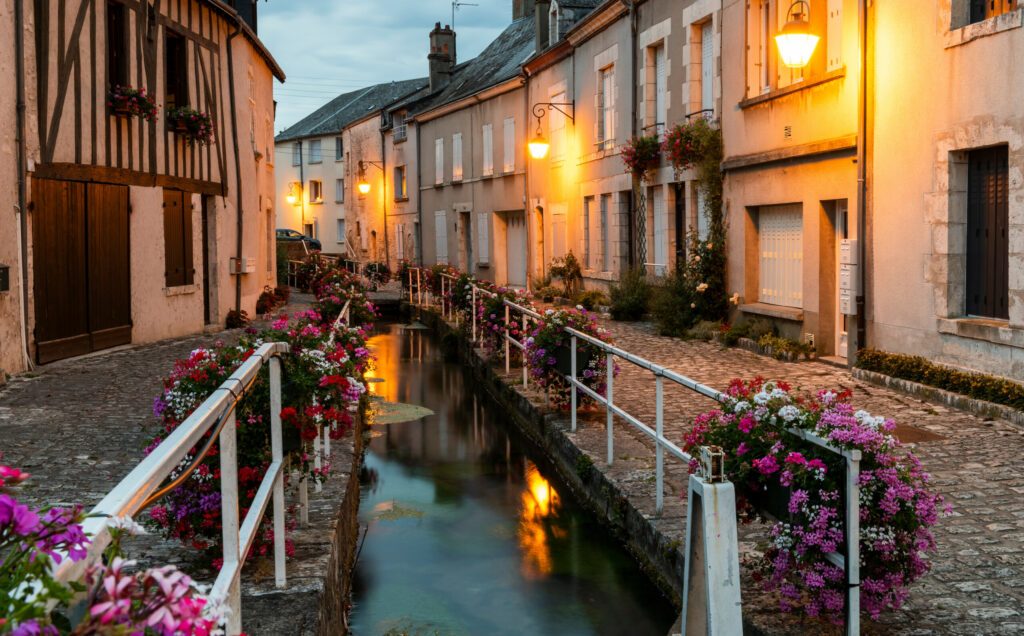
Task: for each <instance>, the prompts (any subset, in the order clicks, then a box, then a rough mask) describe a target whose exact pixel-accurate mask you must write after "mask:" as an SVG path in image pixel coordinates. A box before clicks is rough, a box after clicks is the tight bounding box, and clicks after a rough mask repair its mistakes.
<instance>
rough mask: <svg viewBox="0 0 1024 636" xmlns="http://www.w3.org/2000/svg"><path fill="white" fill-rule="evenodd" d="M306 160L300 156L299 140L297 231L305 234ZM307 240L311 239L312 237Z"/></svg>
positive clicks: (300, 144)
mask: <svg viewBox="0 0 1024 636" xmlns="http://www.w3.org/2000/svg"><path fill="white" fill-rule="evenodd" d="M305 165H306V158H305V157H303V156H302V140H301V139H300V140H299V231H300V232H302V233H303V234H305V233H306V173H305V169H304V166H305ZM309 238H313V237H312V236H311V237H309Z"/></svg>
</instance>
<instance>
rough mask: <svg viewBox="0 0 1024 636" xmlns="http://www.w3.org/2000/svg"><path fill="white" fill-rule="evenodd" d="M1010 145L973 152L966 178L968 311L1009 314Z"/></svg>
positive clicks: (995, 316)
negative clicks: (1008, 146)
mask: <svg viewBox="0 0 1024 636" xmlns="http://www.w3.org/2000/svg"><path fill="white" fill-rule="evenodd" d="M1008 168H1009V161H1008V152H1007V148H1006V146H998V147H995V148H985V149H982V150H974V151H971V153H970V155H969V160H968V182H967V313H968V314H969V315H972V316H985V317H989V318H1002V319H1007V318H1009V317H1010V306H1009V292H1010V284H1009V283H1010V261H1009V257H1010V243H1009V229H1010V228H1009V212H1010V206H1009V170H1008Z"/></svg>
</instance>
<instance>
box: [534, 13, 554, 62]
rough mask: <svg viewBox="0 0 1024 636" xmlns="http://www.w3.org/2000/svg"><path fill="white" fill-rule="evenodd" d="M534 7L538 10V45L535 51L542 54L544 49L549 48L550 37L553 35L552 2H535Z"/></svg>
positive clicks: (536, 16)
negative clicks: (551, 25)
mask: <svg viewBox="0 0 1024 636" xmlns="http://www.w3.org/2000/svg"><path fill="white" fill-rule="evenodd" d="M534 5H535V6H536V10H535V11H534V20H535V25H536V26H535V27H534V33H536V44H535V45H534V49H533V50H534V51H535V52H537V53H540V52H541V51H543V50H544V49H546V48H548V42H549V41H550V38H549V35H550V34H551V27H550V24H551V21H550V15H551V0H535V1H534Z"/></svg>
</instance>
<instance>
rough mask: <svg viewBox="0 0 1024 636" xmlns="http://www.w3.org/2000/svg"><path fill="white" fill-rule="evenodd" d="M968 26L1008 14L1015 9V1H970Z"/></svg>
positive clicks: (1016, 4)
mask: <svg viewBox="0 0 1024 636" xmlns="http://www.w3.org/2000/svg"><path fill="white" fill-rule="evenodd" d="M970 5H971V6H970V11H971V15H970V24H974V23H975V22H981V21H983V20H988V19H989V18H994V17H996V16H1000V15H1002V14H1004V13H1009V12H1010V11H1013V10H1014V9H1016V8H1017V6H1018V3H1017V0H970Z"/></svg>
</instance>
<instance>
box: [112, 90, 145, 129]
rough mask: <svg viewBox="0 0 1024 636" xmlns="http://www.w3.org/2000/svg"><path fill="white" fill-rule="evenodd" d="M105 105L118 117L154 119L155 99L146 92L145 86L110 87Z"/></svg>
mask: <svg viewBox="0 0 1024 636" xmlns="http://www.w3.org/2000/svg"><path fill="white" fill-rule="evenodd" d="M107 106H108V107H109V108H110V111H111V112H112V113H113V114H114V115H115V116H118V117H141V118H142V119H145V120H146V121H153V120H154V119H156V111H157V105H156V101H155V100H154V99H153V98H152V97H150V96H149V94H148V93H146V89H145V88H132V87H131V86H115V87H114V88H112V89H110V95H109V96H108V97H107Z"/></svg>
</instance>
